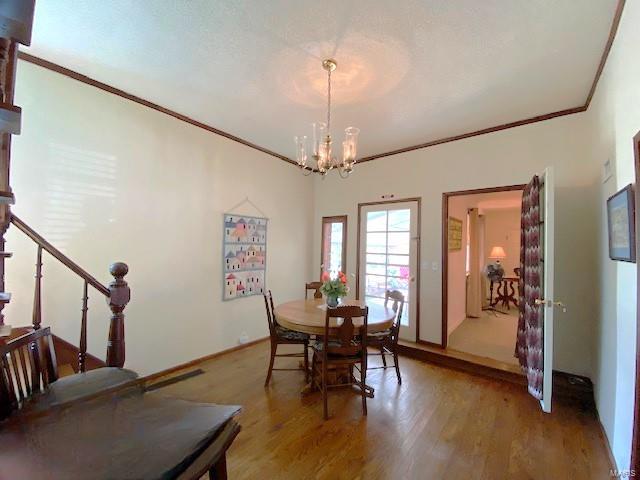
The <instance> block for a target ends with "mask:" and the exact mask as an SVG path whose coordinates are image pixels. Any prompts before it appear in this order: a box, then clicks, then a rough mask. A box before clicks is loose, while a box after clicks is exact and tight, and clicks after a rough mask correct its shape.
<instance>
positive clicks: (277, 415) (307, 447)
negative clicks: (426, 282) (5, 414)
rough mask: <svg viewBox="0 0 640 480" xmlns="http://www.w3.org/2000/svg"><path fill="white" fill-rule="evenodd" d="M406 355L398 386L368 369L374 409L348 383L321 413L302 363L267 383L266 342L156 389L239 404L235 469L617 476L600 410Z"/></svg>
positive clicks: (263, 473)
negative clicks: (364, 409) (545, 398)
mask: <svg viewBox="0 0 640 480" xmlns="http://www.w3.org/2000/svg"><path fill="white" fill-rule="evenodd" d="M286 350H287V349H283V351H286ZM289 350H291V349H289ZM372 361H373V362H377V361H378V359H374V360H372ZM400 361H401V368H402V378H403V383H402V385H401V386H398V384H397V382H396V376H395V372H394V371H393V370H387V371H384V370H374V371H370V373H369V375H368V380H367V383H369V384H370V385H372V386H373V387H374V388H375V389H376V395H375V398H373V399H369V400H368V402H367V405H368V408H369V415H368V417H366V418H365V417H362V415H361V401H360V397H359V395H357V393H356V392H355V390H350V389H349V388H345V389H338V390H334V391H331V392H330V395H329V413H330V415H331V418H330V419H329V420H328V421H326V422H324V421H323V420H322V402H321V399H320V395H319V394H312V395H309V396H305V397H302V396H301V395H300V390H301V388H302V387H303V385H304V375H303V374H302V372H277V371H276V372H274V374H273V379H272V382H271V385H270V386H269V387H268V388H264V387H263V382H264V377H265V374H266V369H267V365H268V344H267V343H260V344H257V345H254V346H251V347H249V348H246V349H243V350H238V351H235V352H232V353H229V354H228V355H223V356H221V357H217V358H214V359H213V360H210V361H207V362H204V363H202V364H200V365H198V367H199V368H202V369H203V370H204V371H205V373H204V374H203V375H199V376H196V377H193V378H190V379H188V380H185V381H183V382H179V383H176V384H173V385H170V386H168V387H166V388H162V389H160V390H158V391H157V392H156V394H159V395H170V396H176V397H181V398H185V399H189V400H194V401H201V402H214V403H231V404H239V405H242V407H243V412H242V414H241V415H240V418H239V421H240V423H241V425H242V431H241V432H240V435H239V436H238V438H237V439H236V441H235V443H234V444H233V446H232V447H231V449H230V451H229V455H228V468H229V478H230V479H234V480H243V479H364V478H366V479H446V480H456V479H465V480H467V479H481V480H502V479H529V478H530V479H550V480H556V479H565V478H575V479H581V480H587V479H603V478H609V468H610V467H609V464H608V458H607V452H606V449H605V446H604V443H603V439H602V436H601V433H600V430H599V426H598V423H597V422H598V420H597V418H596V415H595V412H594V411H591V410H582V409H581V408H580V407H579V406H578V405H573V404H570V403H566V402H563V401H556V402H555V403H554V411H553V413H552V414H551V415H546V414H543V413H542V412H541V411H540V408H539V406H538V403H537V402H536V400H534V399H533V398H532V397H530V396H529V395H528V394H527V393H526V391H525V389H524V388H523V387H521V386H518V385H513V384H509V383H502V382H499V381H494V380H490V379H486V378H481V377H475V376H472V375H469V374H466V373H462V372H457V371H453V370H448V369H444V368H441V367H438V366H434V365H429V364H426V363H422V362H419V361H415V360H411V359H407V358H401V359H400ZM276 362H279V364H278V366H280V367H291V366H295V365H296V364H297V362H298V360H297V359H277V360H276Z"/></svg>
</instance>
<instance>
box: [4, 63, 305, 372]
mask: <svg viewBox="0 0 640 480" xmlns="http://www.w3.org/2000/svg"><path fill="white" fill-rule="evenodd" d="M17 80H18V81H17V86H18V87H17V100H16V103H17V104H18V105H21V106H22V107H23V111H24V114H23V132H22V135H21V136H19V137H15V140H14V150H13V160H12V184H13V186H14V191H15V194H16V199H17V201H16V205H15V207H14V212H15V213H16V214H17V215H19V216H21V217H22V218H23V220H25V221H26V222H27V223H29V224H30V225H32V226H33V227H34V228H35V229H36V230H37V231H39V232H40V233H42V234H43V235H44V236H45V237H46V238H48V239H50V240H51V241H52V243H54V245H56V246H57V247H59V248H61V249H62V250H63V251H64V252H65V253H66V254H68V255H69V256H70V257H71V258H72V259H74V260H75V261H77V262H78V263H79V264H80V265H81V266H83V267H84V268H85V269H86V270H88V271H89V272H91V273H92V274H94V275H95V276H97V278H98V279H100V280H101V281H102V282H104V283H108V282H109V281H110V280H111V277H110V275H109V273H108V266H109V263H110V262H112V261H115V260H122V261H125V262H127V263H128V264H129V267H130V273H129V275H128V276H127V280H128V281H129V284H130V286H131V290H132V299H131V303H130V304H129V306H128V307H127V309H126V311H125V313H126V345H127V351H126V353H127V361H126V366H128V367H130V368H133V369H135V370H137V371H138V372H139V373H141V374H147V373H150V372H154V371H158V370H161V369H164V368H167V367H171V366H174V365H176V364H179V363H182V362H186V361H189V360H192V359H195V358H197V357H200V356H203V355H207V354H210V353H213V352H216V351H219V350H222V349H225V348H229V347H232V346H234V345H236V344H237V343H238V338H239V336H240V335H241V334H242V333H243V332H245V333H246V334H247V335H248V337H249V339H256V338H260V337H264V336H266V335H268V329H267V322H266V319H265V313H264V304H263V300H262V297H260V296H254V297H250V298H244V299H238V300H234V301H231V302H222V301H221V298H222V290H221V289H222V286H221V268H222V267H221V258H222V244H221V242H222V240H221V239H222V229H221V226H222V214H223V212H225V211H226V210H227V209H229V208H231V207H232V206H234V205H235V204H237V203H238V202H240V201H241V200H243V199H244V198H245V196H247V195H248V196H249V198H250V199H251V200H252V201H253V202H254V203H256V204H257V205H259V206H260V209H262V210H263V211H264V212H265V214H266V215H267V216H268V217H269V218H270V221H269V228H268V253H267V256H268V267H267V282H268V286H269V287H270V288H271V289H272V290H273V292H274V295H275V298H276V301H277V302H280V301H284V300H287V299H293V298H297V297H299V296H300V292H301V291H302V290H301V287H302V285H303V283H304V282H305V281H307V280H308V279H309V278H310V276H309V275H308V273H309V271H308V262H307V261H306V259H308V258H310V257H311V249H310V248H309V245H310V244H311V239H310V237H309V234H310V232H311V230H312V227H311V225H310V223H309V222H310V219H311V217H312V213H313V207H312V205H313V195H312V193H311V190H312V188H313V185H312V181H311V180H310V179H306V178H304V177H303V176H302V175H301V174H300V173H299V171H298V170H297V169H296V168H294V167H293V166H290V165H287V164H285V163H284V162H282V161H281V160H278V159H275V158H273V157H271V156H268V155H265V154H262V153H261V152H258V151H256V150H253V149H251V148H248V147H245V146H243V145H240V144H238V143H235V142H232V141H230V140H227V139H225V138H223V137H220V136H217V135H214V134H212V133H209V132H206V131H205V130H202V129H199V128H196V127H193V126H191V125H188V124H186V123H184V122H180V121H178V120H176V119H174V118H171V117H169V116H167V115H164V114H161V113H159V112H156V111H153V110H150V109H148V108H146V107H142V106H140V105H137V104H135V103H132V102H130V101H127V100H124V99H121V98H119V97H116V96H114V95H111V94H108V93H105V92H103V91H100V90H98V89H96V88H94V87H90V86H87V85H84V84H81V83H79V82H76V81H73V80H71V79H69V78H66V77H63V76H61V75H58V74H55V73H52V72H49V71H47V70H44V69H41V68H39V67H36V66H33V65H31V64H28V63H25V62H20V64H19V68H18V79H17ZM247 114H248V115H250V112H247ZM237 213H245V214H254V215H256V214H257V215H259V212H257V211H256V210H255V209H254V208H252V207H250V206H245V207H243V208H242V209H240V210H238V211H237ZM8 249H9V250H11V251H13V252H15V254H14V257H13V258H12V259H10V260H9V261H8V262H7V266H8V272H7V288H8V290H9V291H12V292H13V294H14V297H13V299H12V303H11V305H10V306H9V307H8V308H7V309H6V314H7V321H8V322H9V323H12V324H13V325H25V324H29V323H30V321H31V302H32V299H33V273H34V266H33V265H34V262H35V248H34V247H33V246H32V245H31V244H30V243H29V242H28V241H26V240H24V238H23V237H22V235H21V233H20V232H19V231H17V230H16V229H15V228H11V229H10V231H9V233H8ZM45 257H46V255H45ZM81 293H82V284H81V282H80V281H79V280H78V279H77V278H76V277H75V276H74V275H73V274H71V273H69V272H68V271H66V270H64V269H63V268H60V267H59V266H58V265H57V264H56V262H55V260H53V259H51V258H46V260H45V269H44V320H43V324H46V325H51V326H52V327H53V331H54V333H56V334H57V335H59V336H61V337H62V338H64V339H66V340H68V341H70V342H72V343H74V344H76V345H77V344H78V341H77V338H78V335H79V325H80V307H81V303H80V298H81ZM89 293H90V297H91V300H90V305H89V307H90V310H89V334H90V342H89V351H90V352H91V353H93V354H95V355H96V356H98V357H100V358H104V356H105V351H106V342H107V328H108V323H109V322H108V320H109V310H108V309H107V307H106V305H105V301H104V299H103V298H101V297H100V296H99V295H98V294H97V293H96V292H94V291H90V292H89Z"/></svg>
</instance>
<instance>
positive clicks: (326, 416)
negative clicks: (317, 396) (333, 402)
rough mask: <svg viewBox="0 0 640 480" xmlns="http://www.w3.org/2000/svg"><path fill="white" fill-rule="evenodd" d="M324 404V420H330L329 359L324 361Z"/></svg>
mask: <svg viewBox="0 0 640 480" xmlns="http://www.w3.org/2000/svg"><path fill="white" fill-rule="evenodd" d="M322 404H323V407H322V408H323V412H324V419H325V420H329V399H328V398H327V359H326V358H323V361H322Z"/></svg>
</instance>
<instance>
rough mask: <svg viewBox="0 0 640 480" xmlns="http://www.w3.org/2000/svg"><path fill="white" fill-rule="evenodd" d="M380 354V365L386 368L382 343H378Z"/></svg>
mask: <svg viewBox="0 0 640 480" xmlns="http://www.w3.org/2000/svg"><path fill="white" fill-rule="evenodd" d="M380 356H381V357H382V365H384V367H385V368H386V366H387V358H386V357H385V356H384V344H382V345H380Z"/></svg>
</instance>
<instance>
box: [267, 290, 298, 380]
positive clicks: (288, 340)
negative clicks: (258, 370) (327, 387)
mask: <svg viewBox="0 0 640 480" xmlns="http://www.w3.org/2000/svg"><path fill="white" fill-rule="evenodd" d="M264 306H265V309H266V310H267V321H268V322H269V338H270V340H271V359H270V360H269V371H268V372H267V379H266V380H265V381H264V386H265V387H266V386H267V385H269V381H270V380H271V372H273V371H274V370H300V369H299V368H273V363H274V361H275V359H276V357H304V378H305V381H308V380H309V355H308V353H309V335H307V334H306V333H301V332H294V331H293V330H289V329H288V328H284V327H282V326H280V325H278V322H277V320H276V314H275V309H274V308H273V296H272V295H271V290H269V291H268V292H267V293H266V294H265V295H264ZM278 345H304V353H281V354H277V353H276V352H277V351H278Z"/></svg>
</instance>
